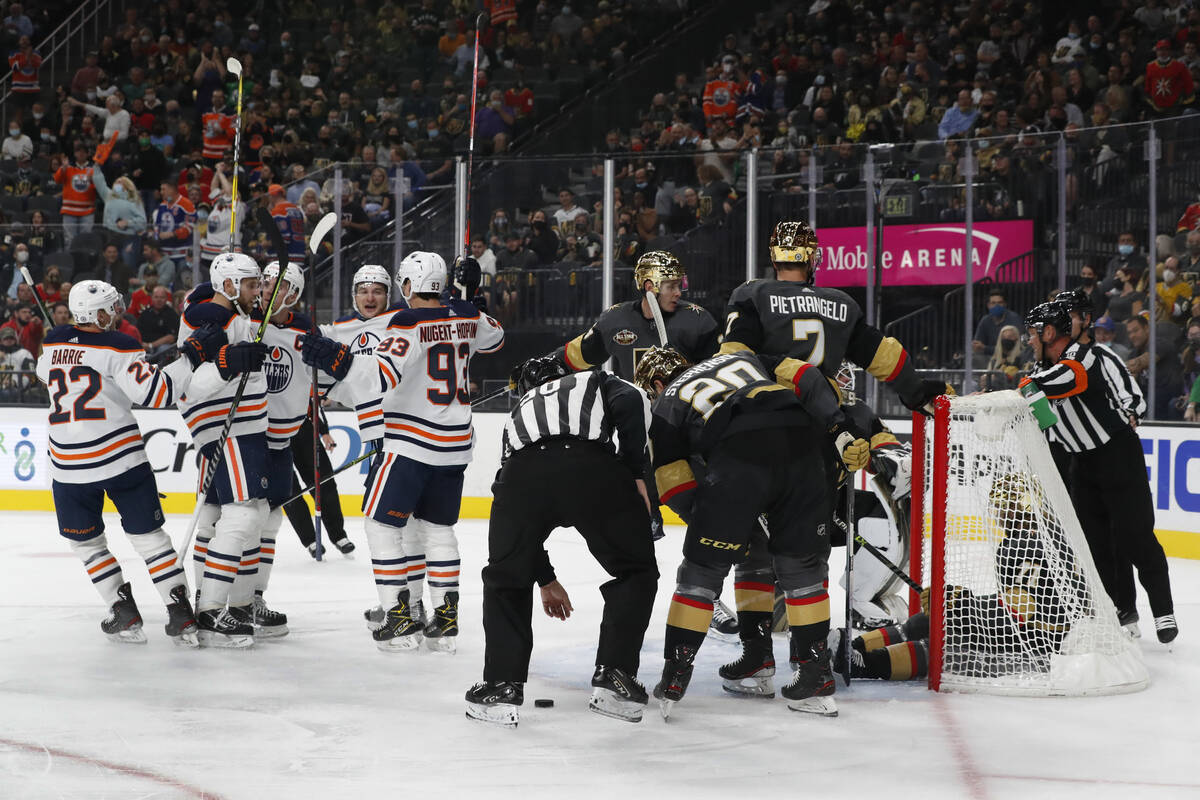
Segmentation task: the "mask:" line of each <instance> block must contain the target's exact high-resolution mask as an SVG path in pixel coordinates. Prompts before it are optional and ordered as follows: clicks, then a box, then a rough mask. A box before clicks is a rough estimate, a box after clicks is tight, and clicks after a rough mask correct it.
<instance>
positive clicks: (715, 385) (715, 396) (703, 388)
mask: <svg viewBox="0 0 1200 800" xmlns="http://www.w3.org/2000/svg"><path fill="white" fill-rule="evenodd" d="M769 380H770V379H769V378H767V376H766V375H763V374H762V373H761V372H760V371H758V370H757V369H755V368H754V367H753V366H752V365H750V364H748V363H746V362H745V361H740V362H735V363H733V364H729V365H728V366H724V367H721V368H720V369H719V370H717V371H716V372H715V373H713V376H712V377H711V378H696V379H694V380H690V381H688V382H687V383H685V384H684V385H683V386H682V387H681V388H680V389H679V399H680V400H682V401H683V402H685V403H688V404H690V405H691V407H692V408H693V409H695V410H696V413H697V414H699V415H700V416H701V417H703V418H704V421H705V422H707V421H708V418H709V417H711V416H712V413H713V412H714V411H716V410H717V406H719V405H721V403H723V402H725V398H726V397H728V396H729V395H730V394H732V393H733V392H735V391H737V390H738V389H740V388H742V387H743V386H745V385H746V384H748V383H753V382H755V381H769Z"/></svg>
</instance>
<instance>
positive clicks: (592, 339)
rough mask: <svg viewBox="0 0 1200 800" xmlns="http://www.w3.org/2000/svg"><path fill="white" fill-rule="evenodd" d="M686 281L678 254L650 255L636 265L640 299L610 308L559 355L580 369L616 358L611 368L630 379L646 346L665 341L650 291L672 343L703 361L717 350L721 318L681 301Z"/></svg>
mask: <svg viewBox="0 0 1200 800" xmlns="http://www.w3.org/2000/svg"><path fill="white" fill-rule="evenodd" d="M686 280H687V273H686V272H684V269H683V266H682V265H681V264H680V263H679V259H677V258H676V257H675V256H673V255H671V254H670V253H666V252H663V251H661V250H652V251H650V252H649V253H646V254H645V255H643V256H642V257H641V258H639V259H638V262H637V266H636V267H634V269H633V281H634V283H635V284H636V285H637V289H638V295H639V299H636V300H629V301H628V302H625V303H617V304H616V305H615V306H612V307H611V308H609V309H608V310H607V311H605V312H604V313H603V314H601V315H600V318H599V319H597V320H596V322H595V324H594V325H592V327H590V328H588V329H587V331H586V332H585V333H584V334H582V335H581V336H577V337H575V338H574V339H572V340H571V341H569V342H567V343H566V345H564V346H563V347H562V348H560V349H559V350H558V353H557V355H558V356H559V358H560V359H562V361H563V362H564V363H565V364H566V365H567V366H568V367H569V368H570V369H571V370H573V371H576V372H578V371H579V370H584V369H590V368H592V367H594V366H597V365H598V364H603V363H604V362H605V361H607V360H608V359H609V358H612V360H613V371H614V372H616V373H617V375H619V376H621V377H622V378H624V379H625V380H630V379H631V378H632V377H633V370H634V368H635V367H637V363H638V361H640V360H641V358H642V356H643V355H644V354H645V353H646V351H647V350H649V349H650V348H651V347H658V346H666V344H667V342H660V341H659V340H658V332H657V329H656V328H655V325H654V313H653V309H652V308H651V306H650V299H649V298H647V297H646V296H645V294H646V292H653V293H654V296H655V298H656V299H657V300H658V306H659V309H660V310H661V311H662V316H663V322H664V323H665V326H666V329H667V339H668V341H670V344H671V347H673V348H675V349H676V350H678V351H679V352H681V353H683V354H684V355H685V356H687V358H688V360H689V361H691V362H693V363H696V362H699V361H703V360H704V359H706V358H708V357H709V356H711V355H712V354H713V353H714V352H715V351H716V349H717V332H718V330H717V322H716V320H714V319H713V317H712V314H709V313H708V312H707V311H705V310H704V309H703V308H701V307H700V306H698V305H695V304H694V303H689V302H687V301H686V300H681V299H680V297H681V295H682V294H683V288H684V283H685V282H686Z"/></svg>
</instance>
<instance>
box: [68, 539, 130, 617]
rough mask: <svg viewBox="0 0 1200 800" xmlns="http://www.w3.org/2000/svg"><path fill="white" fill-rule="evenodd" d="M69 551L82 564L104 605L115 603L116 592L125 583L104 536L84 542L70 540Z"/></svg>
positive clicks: (119, 566)
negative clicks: (73, 553) (72, 552)
mask: <svg viewBox="0 0 1200 800" xmlns="http://www.w3.org/2000/svg"><path fill="white" fill-rule="evenodd" d="M71 549H72V550H73V551H74V552H75V555H77V556H79V560H80V561H82V562H83V568H84V569H85V570H87V575H88V577H89V578H90V579H91V581H92V585H94V586H95V587H96V591H98V592H99V593H100V597H102V598H103V599H104V602H105V604H106V605H109V606H111V605H113V604H114V603H116V602H117V590H118V589H120V588H121V584H123V583H125V578H124V576H123V575H122V574H121V565H120V564H119V563H118V562H117V558H116V556H114V555H113V554H112V553H110V552H109V550H108V541H107V540H106V539H105V538H104V536H103V535H100V536H97V537H95V538H94V539H89V540H87V541H86V542H77V541H74V540H72V541H71Z"/></svg>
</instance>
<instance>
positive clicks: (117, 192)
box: [111, 184, 125, 198]
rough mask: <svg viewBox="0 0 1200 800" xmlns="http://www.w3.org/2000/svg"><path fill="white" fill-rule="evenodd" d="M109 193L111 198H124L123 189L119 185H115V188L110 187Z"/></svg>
mask: <svg viewBox="0 0 1200 800" xmlns="http://www.w3.org/2000/svg"><path fill="white" fill-rule="evenodd" d="M111 192H112V196H113V197H117V198H122V197H124V196H125V187H124V186H122V185H121V184H117V185H116V186H114V187H112V189H111Z"/></svg>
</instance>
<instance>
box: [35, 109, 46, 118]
mask: <svg viewBox="0 0 1200 800" xmlns="http://www.w3.org/2000/svg"><path fill="white" fill-rule="evenodd" d="M44 116H46V115H45V114H44V113H43V112H41V111H35V112H33V118H34V119H35V120H36V119H41V118H42V117H44Z"/></svg>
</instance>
